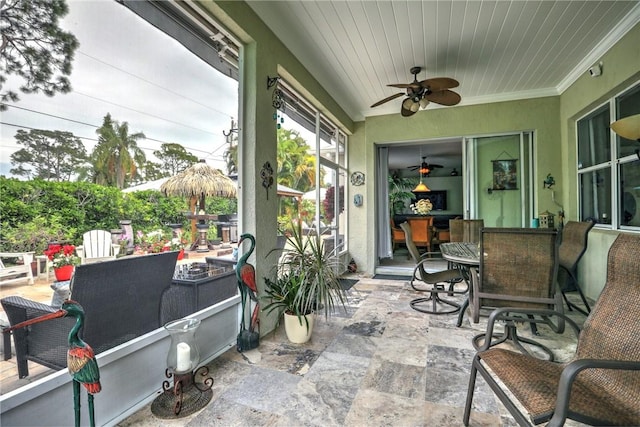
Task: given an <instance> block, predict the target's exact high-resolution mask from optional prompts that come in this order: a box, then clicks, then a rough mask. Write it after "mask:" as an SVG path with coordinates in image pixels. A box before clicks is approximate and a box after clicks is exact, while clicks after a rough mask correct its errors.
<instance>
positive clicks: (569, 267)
mask: <svg viewBox="0 0 640 427" xmlns="http://www.w3.org/2000/svg"><path fill="white" fill-rule="evenodd" d="M594 224H595V223H594V222H593V221H568V222H567V223H566V224H565V226H564V228H563V229H562V243H560V248H559V255H558V256H559V258H560V270H559V271H558V283H559V284H560V290H561V291H562V297H563V298H564V301H565V303H566V304H567V308H568V309H569V310H570V311H571V310H573V309H574V308H575V309H576V310H577V311H579V312H580V313H582V314H584V315H587V314H589V312H590V311H591V307H589V303H588V302H587V299H586V298H585V296H584V294H583V293H582V289H580V284H579V283H578V263H579V262H580V259H581V258H582V255H584V253H585V252H586V250H587V242H588V240H589V231H590V230H591V229H592V228H593V226H594ZM572 291H578V294H579V295H580V298H581V299H582V303H583V304H584V306H585V308H586V310H585V309H583V308H582V307H579V306H577V305H575V304H574V303H572V302H571V301H569V298H567V295H566V292H572Z"/></svg>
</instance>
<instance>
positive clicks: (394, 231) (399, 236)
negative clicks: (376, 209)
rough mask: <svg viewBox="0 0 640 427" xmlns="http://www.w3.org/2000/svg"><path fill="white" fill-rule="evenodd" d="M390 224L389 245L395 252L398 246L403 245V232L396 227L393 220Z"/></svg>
mask: <svg viewBox="0 0 640 427" xmlns="http://www.w3.org/2000/svg"><path fill="white" fill-rule="evenodd" d="M390 222H391V243H392V244H393V250H394V251H395V250H396V249H397V247H398V245H404V231H402V229H401V228H400V227H398V226H397V225H396V223H395V222H394V221H393V218H391V219H390Z"/></svg>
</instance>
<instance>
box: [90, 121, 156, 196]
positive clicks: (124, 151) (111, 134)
mask: <svg viewBox="0 0 640 427" xmlns="http://www.w3.org/2000/svg"><path fill="white" fill-rule="evenodd" d="M96 133H97V134H98V144H97V145H96V147H95V149H94V150H93V154H92V162H93V167H94V177H93V180H94V182H95V183H96V184H101V185H107V186H115V187H117V188H120V189H123V188H126V187H125V186H126V185H127V184H128V183H129V182H131V181H132V180H133V179H134V178H135V176H136V173H137V170H138V168H139V167H141V166H143V165H144V162H145V161H146V157H145V155H144V152H143V151H142V149H140V148H139V147H138V143H137V141H138V140H139V139H143V138H145V136H144V133H142V132H136V133H133V134H130V133H129V124H128V123H127V122H122V123H119V122H117V121H115V120H113V119H112V118H111V114H109V113H107V115H106V116H104V121H103V123H102V126H101V127H99V128H98V129H97V130H96Z"/></svg>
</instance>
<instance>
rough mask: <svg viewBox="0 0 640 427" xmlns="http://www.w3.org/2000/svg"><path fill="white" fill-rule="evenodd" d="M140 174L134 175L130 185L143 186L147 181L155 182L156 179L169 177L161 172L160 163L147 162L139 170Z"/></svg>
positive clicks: (166, 173)
mask: <svg viewBox="0 0 640 427" xmlns="http://www.w3.org/2000/svg"><path fill="white" fill-rule="evenodd" d="M141 170H142V174H136V176H135V177H133V179H132V180H131V185H138V184H143V183H145V182H149V181H155V180H157V179H161V178H166V177H168V176H170V175H169V173H168V172H165V171H164V170H162V166H161V165H160V163H156V162H151V161H149V160H147V161H146V162H144V165H143V166H142V168H141Z"/></svg>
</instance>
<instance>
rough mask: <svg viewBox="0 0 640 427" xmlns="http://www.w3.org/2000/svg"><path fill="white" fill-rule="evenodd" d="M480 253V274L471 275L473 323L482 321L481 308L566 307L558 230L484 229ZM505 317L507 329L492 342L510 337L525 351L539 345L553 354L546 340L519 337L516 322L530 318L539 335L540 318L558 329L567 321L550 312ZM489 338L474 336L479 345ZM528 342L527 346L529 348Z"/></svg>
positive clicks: (470, 302)
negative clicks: (560, 280)
mask: <svg viewBox="0 0 640 427" xmlns="http://www.w3.org/2000/svg"><path fill="white" fill-rule="evenodd" d="M480 254H481V256H480V265H479V273H478V274H474V273H472V274H471V290H470V292H469V311H470V312H471V319H472V321H473V322H474V323H478V322H479V320H480V314H481V311H483V310H486V309H489V310H492V309H495V308H498V307H532V308H548V309H550V308H554V309H555V310H557V311H561V310H562V307H563V305H562V296H561V293H560V291H559V289H558V286H557V283H556V277H557V273H558V242H557V232H556V231H555V230H552V229H542V228H539V229H534V228H483V229H482V230H481V232H480ZM472 270H473V268H472ZM506 320H507V322H506V325H505V331H504V334H502V335H500V336H499V337H494V336H492V338H491V340H492V342H491V345H492V346H493V345H496V344H499V343H502V342H505V341H510V342H511V343H512V344H513V345H515V346H516V347H517V348H519V349H520V351H521V352H523V353H525V354H528V352H529V351H530V350H532V349H533V347H537V348H539V349H542V351H544V352H545V353H546V354H547V356H548V357H549V358H550V359H553V353H552V352H551V350H549V349H548V348H547V347H545V346H544V345H542V344H540V343H539V342H537V341H535V340H532V339H529V338H523V337H520V336H518V333H517V329H516V322H518V321H520V322H521V321H527V322H529V323H530V324H531V327H532V331H533V333H534V334H536V333H537V329H536V324H537V323H545V324H547V325H549V326H550V327H551V328H552V329H553V330H554V331H557V332H561V331H562V330H563V329H564V321H563V320H559V321H558V324H557V325H556V324H554V323H552V322H551V320H550V319H549V318H547V317H543V318H534V316H530V317H525V318H522V317H520V316H514V317H513V318H510V319H506ZM494 338H497V339H496V340H494ZM485 340H486V335H485V334H480V335H477V336H476V337H475V338H474V340H473V344H474V346H475V348H476V349H478V348H479V347H480V343H481V342H482V341H485ZM523 343H524V344H528V345H527V346H526V347H525V346H524V345H523ZM531 346H533V347H531Z"/></svg>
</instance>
